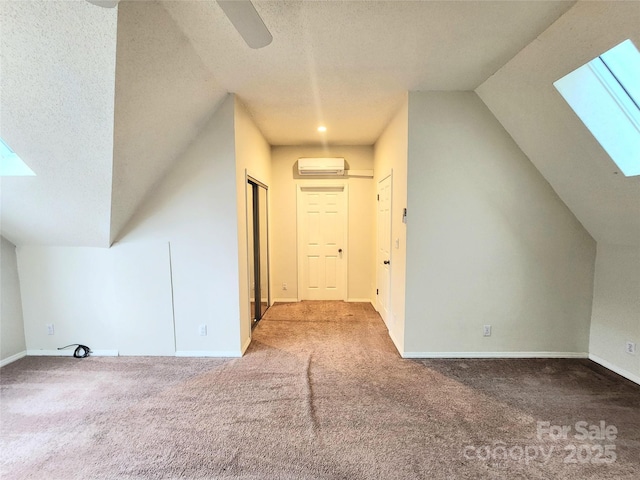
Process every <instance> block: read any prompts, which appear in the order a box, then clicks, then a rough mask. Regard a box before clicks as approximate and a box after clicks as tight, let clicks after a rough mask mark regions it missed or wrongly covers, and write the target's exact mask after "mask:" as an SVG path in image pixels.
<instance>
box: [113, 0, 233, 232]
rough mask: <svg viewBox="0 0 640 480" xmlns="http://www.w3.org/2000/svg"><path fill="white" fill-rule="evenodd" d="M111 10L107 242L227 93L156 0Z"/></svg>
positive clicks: (127, 4) (121, 5)
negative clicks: (114, 28)
mask: <svg viewBox="0 0 640 480" xmlns="http://www.w3.org/2000/svg"><path fill="white" fill-rule="evenodd" d="M118 9H119V12H118V49H117V65H116V103H115V136H114V150H113V199H112V210H111V241H113V240H115V239H116V238H117V235H118V233H119V232H120V230H121V229H122V228H123V227H124V226H125V224H126V222H127V221H128V220H129V218H131V216H132V215H133V213H134V212H135V210H136V208H137V207H138V205H139V204H140V202H141V200H142V199H143V197H144V196H145V195H146V194H147V193H148V192H149V190H150V189H151V188H152V187H153V185H154V184H155V183H156V182H157V181H158V180H159V179H160V178H161V177H162V176H163V175H164V174H165V173H166V171H167V169H168V168H169V166H170V165H172V164H173V162H174V161H175V160H176V158H177V157H178V156H179V154H180V153H181V152H182V151H183V150H184V149H185V148H186V147H187V145H188V144H189V143H190V142H191V141H192V140H193V139H194V138H195V136H196V135H197V134H198V132H199V131H200V129H201V128H202V126H203V124H204V122H205V120H206V119H208V118H209V117H210V116H211V114H212V113H213V112H214V111H215V109H216V108H217V105H218V103H219V102H220V101H221V100H222V99H223V98H224V97H225V96H226V94H227V90H226V89H224V88H222V87H221V86H220V85H219V84H218V83H217V82H216V81H215V79H214V78H213V76H212V74H211V73H210V70H208V69H207V68H206V67H205V66H204V65H203V63H202V61H201V60H200V57H198V55H197V54H196V52H195V50H194V49H193V47H192V46H191V43H190V42H189V40H188V39H187V38H186V37H185V35H184V34H183V33H182V31H181V30H180V29H179V28H178V26H177V25H176V24H175V22H174V21H173V19H172V18H171V16H169V14H168V13H167V12H166V10H165V9H164V8H163V7H162V6H161V5H160V4H159V3H156V2H151V1H144V2H126V1H125V2H121V3H120V6H119V7H118Z"/></svg>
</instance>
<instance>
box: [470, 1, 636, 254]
mask: <svg viewBox="0 0 640 480" xmlns="http://www.w3.org/2000/svg"><path fill="white" fill-rule="evenodd" d="M628 38H630V39H631V40H632V41H633V42H634V43H635V44H636V46H639V47H640V2H580V3H578V4H577V5H576V6H575V7H574V8H572V9H571V10H570V11H569V12H568V13H567V14H565V15H564V16H563V17H562V18H560V19H559V20H558V21H557V22H556V23H554V24H553V25H552V26H551V27H550V28H549V29H548V30H547V31H545V32H544V33H543V34H542V35H540V37H539V38H538V39H537V40H536V41H535V42H533V43H531V44H530V45H529V46H527V47H526V48H525V49H524V50H522V51H521V52H520V53H519V54H518V55H517V56H515V58H513V59H512V60H511V61H510V62H508V63H507V64H506V65H505V66H504V67H503V68H501V69H500V70H499V71H498V72H497V73H496V74H495V75H494V76H492V77H491V78H490V79H489V80H487V81H486V82H485V83H484V84H483V85H482V86H480V87H479V88H478V89H477V92H478V94H479V95H480V97H481V98H482V100H483V101H484V102H485V103H486V104H487V106H488V107H489V108H490V109H491V111H492V112H493V113H494V115H495V116H496V117H497V118H498V120H499V121H500V122H501V123H502V125H503V126H504V127H505V128H506V130H507V131H508V132H509V133H510V134H511V136H512V137H513V138H514V140H515V141H516V142H517V143H518V145H519V146H520V148H521V149H522V150H523V151H524V153H525V154H526V155H527V156H528V157H529V158H530V159H531V161H532V162H533V163H534V165H535V166H536V167H537V168H538V170H540V172H541V173H542V174H543V175H544V177H545V178H546V179H547V181H548V182H549V183H550V184H551V186H552V187H553V188H554V189H555V191H556V192H557V193H558V195H559V196H560V197H561V198H562V200H563V201H564V202H565V203H566V204H567V206H568V207H569V208H570V209H571V211H572V212H573V213H574V215H576V217H577V218H578V220H580V222H581V223H582V224H583V225H584V227H585V228H586V229H587V230H588V231H589V233H591V235H592V236H593V237H594V238H595V239H596V240H597V241H598V242H604V243H609V244H617V245H640V177H628V178H627V177H624V176H623V175H622V174H614V172H616V171H618V169H617V167H616V165H615V164H614V163H613V162H612V161H611V159H610V158H609V156H608V155H607V153H606V152H605V151H604V150H603V149H602V148H601V147H600V145H599V144H598V142H597V141H596V140H595V139H594V138H593V136H592V135H591V134H590V133H589V131H588V130H587V128H586V127H585V126H584V124H583V123H582V122H581V121H580V120H579V119H578V118H577V116H576V115H575V114H574V112H573V110H572V109H571V108H570V107H569V106H568V105H567V103H566V102H565V101H564V99H563V98H562V97H561V96H560V94H559V93H558V92H557V91H556V89H555V88H554V87H553V82H554V81H556V80H558V79H559V78H561V77H563V76H564V75H566V74H567V73H569V72H571V71H573V70H574V69H576V68H578V67H580V66H582V65H583V64H585V63H586V62H588V61H590V60H592V59H593V58H595V57H597V56H598V55H599V54H601V53H603V52H605V51H607V50H608V49H610V48H611V47H613V46H615V45H617V44H618V43H620V42H622V41H623V40H626V39H628Z"/></svg>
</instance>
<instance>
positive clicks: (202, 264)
mask: <svg viewBox="0 0 640 480" xmlns="http://www.w3.org/2000/svg"><path fill="white" fill-rule="evenodd" d="M234 109H235V106H234V97H233V96H228V97H227V98H226V99H225V100H224V102H223V103H222V105H221V106H220V107H219V108H218V109H217V110H216V112H215V114H214V115H213V117H212V118H211V120H210V121H209V122H208V123H207V125H206V126H205V128H204V129H203V131H202V132H201V133H200V135H199V136H198V137H197V138H196V140H195V141H194V142H193V143H192V144H191V145H190V146H189V147H188V148H187V150H186V151H185V152H184V153H183V154H182V156H181V158H179V159H178V161H177V162H176V163H175V164H174V167H173V168H172V169H171V170H170V171H169V173H168V175H167V176H166V177H165V178H164V179H163V180H162V181H161V182H160V183H159V184H158V185H156V186H155V187H154V188H153V192H152V194H151V195H150V196H149V197H148V198H147V199H146V201H144V202H143V204H142V206H141V208H140V209H139V210H138V211H137V212H136V214H135V215H134V216H133V218H132V220H131V221H130V222H129V224H128V225H127V226H126V227H125V229H124V231H123V235H122V237H121V238H120V239H119V242H120V243H129V242H135V243H139V242H150V241H165V242H169V243H170V245H171V270H172V278H173V302H174V314H175V331H176V338H175V342H176V350H177V351H178V354H185V355H187V354H196V353H198V352H199V353H201V354H206V355H217V356H237V355H239V354H240V348H241V344H240V324H239V318H240V309H239V301H238V298H239V290H238V285H239V276H238V218H237V210H236V207H235V203H236V165H235V142H234ZM201 324H204V325H207V329H208V335H207V336H200V335H199V332H198V327H199V325H201Z"/></svg>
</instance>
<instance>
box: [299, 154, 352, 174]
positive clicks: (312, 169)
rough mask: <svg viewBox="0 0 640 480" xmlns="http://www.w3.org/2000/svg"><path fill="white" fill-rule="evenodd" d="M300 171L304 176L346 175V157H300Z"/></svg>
mask: <svg viewBox="0 0 640 480" xmlns="http://www.w3.org/2000/svg"><path fill="white" fill-rule="evenodd" d="M298 173H299V174H300V175H302V176H312V175H318V176H319V175H344V158H299V159H298Z"/></svg>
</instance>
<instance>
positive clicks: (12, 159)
mask: <svg viewBox="0 0 640 480" xmlns="http://www.w3.org/2000/svg"><path fill="white" fill-rule="evenodd" d="M33 175H35V173H33V170H31V169H30V168H29V166H28V165H27V164H26V163H24V162H23V161H22V159H21V158H20V157H19V156H18V154H17V153H16V152H14V151H13V150H11V147H9V145H7V144H6V143H5V142H4V140H2V139H1V138H0V177H26V176H33Z"/></svg>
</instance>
